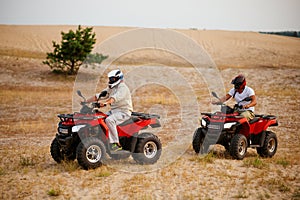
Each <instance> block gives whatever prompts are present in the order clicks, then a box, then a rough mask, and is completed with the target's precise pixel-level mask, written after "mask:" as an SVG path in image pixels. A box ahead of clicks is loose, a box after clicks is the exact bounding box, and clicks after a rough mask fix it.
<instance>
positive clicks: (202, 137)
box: [193, 92, 278, 160]
mask: <svg viewBox="0 0 300 200" xmlns="http://www.w3.org/2000/svg"><path fill="white" fill-rule="evenodd" d="M212 95H213V96H214V97H216V98H218V99H219V97H218V96H217V94H216V93H215V92H212ZM242 101H251V98H250V97H248V98H246V99H243V100H242ZM242 101H240V102H238V103H237V104H236V105H235V106H234V108H230V107H229V106H226V105H225V104H221V103H220V105H221V111H219V112H215V113H201V115H203V117H202V119H201V127H199V128H197V129H196V131H195V133H194V136H193V149H194V150H195V152H196V153H199V152H200V153H207V152H208V148H209V146H210V145H213V144H221V145H223V146H224V147H225V149H226V150H227V151H229V153H230V155H231V156H232V157H233V158H235V159H238V160H242V159H243V158H244V157H245V155H246V153H247V148H248V147H251V148H256V150H257V153H258V154H259V155H260V156H261V157H272V156H274V154H275V153H276V150H277V137H276V135H275V133H273V132H272V131H267V129H268V127H270V126H278V122H277V119H276V116H273V115H255V118H254V119H252V120H250V121H248V120H247V119H246V118H244V117H242V116H240V115H239V114H238V113H237V112H235V111H234V110H235V109H236V108H237V107H240V105H239V103H241V102H242Z"/></svg>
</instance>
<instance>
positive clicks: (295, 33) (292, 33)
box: [259, 31, 300, 37]
mask: <svg viewBox="0 0 300 200" xmlns="http://www.w3.org/2000/svg"><path fill="white" fill-rule="evenodd" d="M259 33H263V34H274V35H282V36H289V37H300V31H280V32H259Z"/></svg>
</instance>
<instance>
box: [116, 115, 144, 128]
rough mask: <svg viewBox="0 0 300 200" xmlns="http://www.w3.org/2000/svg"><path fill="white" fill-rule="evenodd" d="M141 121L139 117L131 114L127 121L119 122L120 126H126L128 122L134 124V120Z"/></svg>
mask: <svg viewBox="0 0 300 200" xmlns="http://www.w3.org/2000/svg"><path fill="white" fill-rule="evenodd" d="M137 121H139V118H138V117H135V116H131V117H130V118H129V119H127V120H126V121H125V122H123V123H121V124H119V125H118V126H126V125H128V124H133V123H134V122H137Z"/></svg>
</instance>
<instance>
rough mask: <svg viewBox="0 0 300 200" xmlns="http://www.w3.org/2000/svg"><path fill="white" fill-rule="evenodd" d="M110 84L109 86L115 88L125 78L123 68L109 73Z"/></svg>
mask: <svg viewBox="0 0 300 200" xmlns="http://www.w3.org/2000/svg"><path fill="white" fill-rule="evenodd" d="M107 76H108V79H109V81H108V86H109V88H113V87H115V86H116V85H118V84H119V83H120V82H121V81H122V80H123V79H124V75H123V73H122V71H121V70H119V69H115V70H112V71H111V72H109V73H108V75H107Z"/></svg>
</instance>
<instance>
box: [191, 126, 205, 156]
mask: <svg viewBox="0 0 300 200" xmlns="http://www.w3.org/2000/svg"><path fill="white" fill-rule="evenodd" d="M204 138H205V134H204V133H203V129H202V128H197V129H196V130H195V132H194V136H193V149H194V151H195V152H196V153H199V152H200V150H203V141H204Z"/></svg>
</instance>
